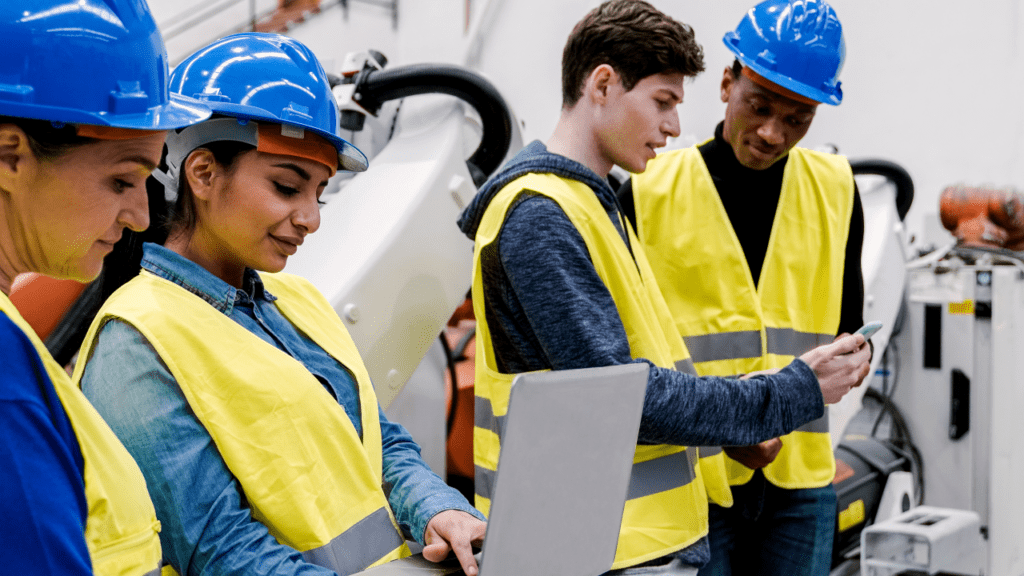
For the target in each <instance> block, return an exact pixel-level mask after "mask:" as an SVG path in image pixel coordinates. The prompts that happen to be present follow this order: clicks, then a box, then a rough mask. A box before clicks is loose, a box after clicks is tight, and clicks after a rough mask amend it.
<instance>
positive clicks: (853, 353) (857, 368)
mask: <svg viewBox="0 0 1024 576" xmlns="http://www.w3.org/2000/svg"><path fill="white" fill-rule="evenodd" d="M800 359H801V360H803V361H804V362H806V363H807V365H808V366H810V367H811V370H814V374H815V376H817V377H818V384H819V385H820V386H821V395H822V396H823V397H824V398H825V404H835V403H836V402H839V401H840V400H842V399H843V396H846V393H847V392H849V391H850V389H851V388H853V387H854V386H860V384H861V382H863V381H864V378H865V377H866V376H867V375H868V370H870V369H871V349H870V348H869V347H868V346H867V344H866V343H865V342H864V337H863V336H861V335H860V334H854V335H853V336H840V337H839V338H836V340H835V342H832V343H831V344H825V345H824V346H818V347H817V348H815V349H813V350H811V351H810V352H807V353H806V354H804V355H803V356H801V357H800Z"/></svg>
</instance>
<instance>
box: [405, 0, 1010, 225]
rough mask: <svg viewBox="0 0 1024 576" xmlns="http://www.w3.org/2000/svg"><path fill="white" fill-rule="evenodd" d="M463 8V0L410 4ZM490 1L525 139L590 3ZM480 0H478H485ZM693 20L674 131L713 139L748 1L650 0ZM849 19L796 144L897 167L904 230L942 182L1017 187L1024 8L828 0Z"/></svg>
mask: <svg viewBox="0 0 1024 576" xmlns="http://www.w3.org/2000/svg"><path fill="white" fill-rule="evenodd" d="M420 1H424V2H425V3H428V4H448V5H460V6H461V5H462V0H429V1H427V0H417V1H415V2H414V1H406V2H403V4H402V9H403V10H406V9H407V8H406V7H407V6H409V5H410V4H418V3H419V2H420ZM491 2H493V3H496V4H497V5H498V6H499V8H498V12H497V17H496V18H495V26H494V27H493V28H492V30H491V32H490V34H489V36H488V40H487V41H486V42H485V46H484V50H483V52H482V54H481V58H480V62H481V65H480V67H481V70H482V71H483V72H484V73H486V74H487V75H488V76H489V77H490V78H491V79H492V80H493V81H494V82H495V84H496V85H497V86H498V88H499V89H500V90H501V92H502V94H504V95H505V97H506V98H507V99H508V100H509V102H510V103H511V104H512V106H513V107H514V109H515V110H516V112H517V114H518V115H519V116H520V118H521V119H522V120H523V121H524V122H525V127H524V133H525V136H526V138H527V139H532V138H546V137H547V135H548V134H549V132H550V130H551V129H552V127H553V126H554V122H555V120H556V119H557V115H558V109H559V103H560V97H559V90H560V79H559V64H560V59H561V50H562V46H563V45H564V42H565V38H566V36H567V35H568V33H569V32H570V30H571V28H572V26H573V24H574V23H575V22H576V21H577V20H579V18H580V17H582V15H583V14H584V13H585V12H586V11H587V10H589V9H590V8H592V7H594V6H596V5H597V4H598V2H597V1H596V0H503V1H501V0H491ZM486 3H487V0H474V6H482V5H485V4H486ZM654 3H655V5H657V6H658V7H659V8H661V9H662V10H664V11H666V12H668V13H669V14H671V15H673V16H674V17H676V18H678V19H680V20H682V21H684V22H687V23H689V24H690V25H692V26H693V28H694V30H695V31H696V34H697V39H698V41H699V42H700V43H701V44H702V45H703V46H704V50H705V59H706V63H707V68H708V70H707V71H706V72H705V73H704V74H702V75H701V76H699V77H698V78H697V79H695V80H694V81H693V82H692V83H691V84H689V85H688V86H687V90H686V100H685V103H684V104H683V105H682V106H681V107H680V117H681V120H682V125H683V139H684V140H686V139H687V138H688V137H689V138H690V139H694V140H696V139H703V138H705V137H707V136H709V135H710V134H711V132H712V130H713V128H714V126H715V124H717V123H718V122H719V121H720V120H721V118H722V115H723V111H724V105H723V104H722V103H721V102H720V100H719V99H718V83H719V81H720V79H721V74H722V69H723V68H724V67H725V66H727V65H729V64H730V63H731V62H732V55H731V53H729V52H728V51H727V50H726V49H725V47H724V46H723V44H722V41H721V38H722V35H723V34H724V33H725V32H726V31H727V30H730V29H733V28H734V27H735V26H736V24H737V22H739V20H740V18H741V17H742V15H743V13H744V12H745V11H746V10H747V9H748V8H749V7H750V6H752V5H753V3H754V2H752V0H700V1H698V0H654ZM832 4H833V6H834V7H835V9H836V11H837V12H838V14H839V16H840V18H841V20H842V21H843V24H844V31H845V35H846V42H847V59H846V65H845V67H844V69H843V74H842V80H843V89H844V101H843V104H842V105H841V106H839V107H831V106H824V105H823V106H821V107H820V109H819V112H818V116H817V118H816V120H815V123H814V124H813V126H812V128H811V130H810V132H808V134H807V136H806V138H805V139H804V141H803V144H804V145H806V146H810V147H814V146H818V145H820V144H824V143H833V144H836V145H837V146H838V147H839V148H840V151H841V152H842V153H844V154H846V155H847V156H849V157H851V158H864V157H880V158H885V159H889V160H892V161H895V162H897V163H899V164H901V165H903V166H904V167H905V168H907V170H908V171H909V172H910V174H911V176H913V178H914V182H915V184H916V187H917V195H916V200H915V203H914V208H913V209H912V211H911V213H910V215H909V216H908V225H909V228H910V230H911V231H912V232H916V233H917V234H918V235H920V234H921V233H922V232H923V231H924V229H925V222H926V221H927V222H928V227H929V228H936V227H938V224H937V216H936V212H937V207H938V196H939V193H940V192H941V190H942V189H943V188H944V187H946V186H947V185H949V184H953V183H956V182H967V183H974V184H981V183H991V184H995V185H1002V186H1005V185H1014V184H1016V185H1017V186H1020V187H1024V112H1022V107H1021V106H1019V105H1017V103H1016V99H1017V97H1018V94H1021V93H1022V92H1024V75H1022V74H1021V70H1022V67H1024V34H1022V31H1024V7H1022V6H1024V4H1022V3H1021V2H1020V1H1019V0H989V1H986V2H984V3H978V4H974V5H973V6H976V7H975V8H970V9H968V8H966V6H967V5H965V4H964V3H962V2H959V1H957V0H930V1H928V0H901V1H898V2H896V1H892V0H833V1H832ZM401 33H402V34H403V35H404V37H403V39H402V45H403V47H409V46H412V45H414V44H416V43H417V42H418V43H421V44H423V45H424V46H426V45H431V46H434V45H436V44H437V43H439V42H444V41H445V40H444V39H441V38H437V37H435V36H433V34H432V32H431V30H429V29H428V28H419V29H412V28H411V27H410V28H402V31H401Z"/></svg>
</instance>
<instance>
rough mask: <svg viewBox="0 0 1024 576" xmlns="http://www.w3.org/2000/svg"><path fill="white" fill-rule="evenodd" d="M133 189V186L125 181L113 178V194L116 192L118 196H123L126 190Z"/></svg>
mask: <svg viewBox="0 0 1024 576" xmlns="http://www.w3.org/2000/svg"><path fill="white" fill-rule="evenodd" d="M134 187H135V185H134V184H132V183H131V182H129V181H127V180H122V179H120V178H114V192H117V193H118V194H123V193H124V192H125V191H126V190H129V189H131V188H134Z"/></svg>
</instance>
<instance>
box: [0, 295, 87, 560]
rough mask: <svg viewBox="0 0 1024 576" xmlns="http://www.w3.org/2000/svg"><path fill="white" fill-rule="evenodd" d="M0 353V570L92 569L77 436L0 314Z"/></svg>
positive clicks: (25, 344) (42, 372)
mask: <svg viewBox="0 0 1024 576" xmlns="http://www.w3.org/2000/svg"><path fill="white" fill-rule="evenodd" d="M2 297H3V296H0V298H2ZM0 355H2V356H0V358H2V359H0V422H2V432H0V510H2V513H0V572H3V573H5V574H24V575H33V574H40V575H42V574H81V575H83V576H84V575H87V574H92V563H91V561H90V559H89V548H88V547H87V546H86V543H85V523H86V519H87V517H88V513H89V510H88V505H87V504H86V501H85V480H84V477H83V473H84V463H83V460H82V452H81V449H80V448H79V446H78V438H77V437H76V436H75V431H74V429H72V427H71V421H70V420H68V415H67V413H66V412H65V411H64V406H63V404H61V401H60V398H59V397H58V396H57V390H56V389H54V387H53V383H52V382H51V381H50V377H49V375H48V374H47V373H46V369H45V368H44V366H43V363H42V361H41V360H40V358H39V354H38V353H37V352H36V349H35V347H34V346H33V345H32V341H31V340H29V338H28V336H26V335H25V333H24V332H22V331H21V329H20V328H18V326H17V325H15V324H14V322H12V321H11V319H10V318H8V317H7V316H6V315H4V314H2V313H0Z"/></svg>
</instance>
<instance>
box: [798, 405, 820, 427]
mask: <svg viewBox="0 0 1024 576" xmlns="http://www.w3.org/2000/svg"><path fill="white" fill-rule="evenodd" d="M796 431H797V432H818V433H820V434H828V406H825V415H824V416H822V417H821V418H818V419H817V420H811V421H810V422H808V423H807V424H804V425H803V426H801V427H799V428H797V429H796Z"/></svg>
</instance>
